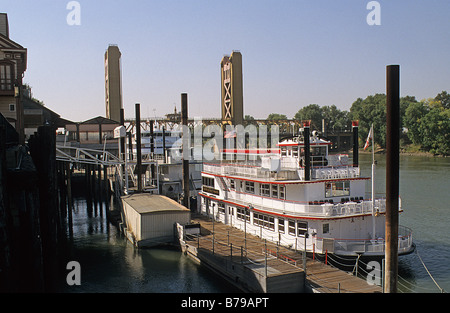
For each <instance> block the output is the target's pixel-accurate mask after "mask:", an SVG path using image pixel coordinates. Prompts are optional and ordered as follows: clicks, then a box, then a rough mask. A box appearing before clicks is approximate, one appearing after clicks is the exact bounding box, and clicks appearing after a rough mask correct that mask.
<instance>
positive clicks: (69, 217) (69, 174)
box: [66, 163, 73, 239]
mask: <svg viewBox="0 0 450 313" xmlns="http://www.w3.org/2000/svg"><path fill="white" fill-rule="evenodd" d="M66 169H67V198H68V205H67V220H68V223H69V237H70V238H71V239H72V238H73V218H72V207H73V201H72V169H71V168H70V163H66Z"/></svg>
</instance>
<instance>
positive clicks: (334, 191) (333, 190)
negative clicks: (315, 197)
mask: <svg viewBox="0 0 450 313" xmlns="http://www.w3.org/2000/svg"><path fill="white" fill-rule="evenodd" d="M348 195H350V181H338V182H328V183H326V184H325V197H327V198H330V197H341V196H348Z"/></svg>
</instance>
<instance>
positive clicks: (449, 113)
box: [419, 108, 450, 155]
mask: <svg viewBox="0 0 450 313" xmlns="http://www.w3.org/2000/svg"><path fill="white" fill-rule="evenodd" d="M419 132H420V133H421V135H422V137H423V138H422V140H423V141H422V147H423V148H424V149H425V150H426V151H430V152H431V153H434V154H442V155H448V154H450V109H443V108H442V109H441V108H432V109H431V110H430V111H429V112H428V113H427V114H426V115H425V116H424V117H423V118H422V119H421V121H420V126H419Z"/></svg>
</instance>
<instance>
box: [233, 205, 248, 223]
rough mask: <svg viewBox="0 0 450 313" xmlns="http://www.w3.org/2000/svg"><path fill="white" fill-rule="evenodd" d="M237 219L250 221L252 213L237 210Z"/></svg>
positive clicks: (243, 209) (242, 209)
mask: <svg viewBox="0 0 450 313" xmlns="http://www.w3.org/2000/svg"><path fill="white" fill-rule="evenodd" d="M236 217H237V219H238V220H241V221H244V220H247V221H250V212H249V211H248V210H247V209H245V208H237V209H236Z"/></svg>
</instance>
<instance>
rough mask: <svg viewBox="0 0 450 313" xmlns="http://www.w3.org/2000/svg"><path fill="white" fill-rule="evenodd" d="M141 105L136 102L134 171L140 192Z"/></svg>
mask: <svg viewBox="0 0 450 313" xmlns="http://www.w3.org/2000/svg"><path fill="white" fill-rule="evenodd" d="M141 154H142V151H141V105H140V104H139V103H136V161H137V163H136V173H137V176H138V179H137V183H138V185H137V192H139V193H140V192H142V155H141Z"/></svg>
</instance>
